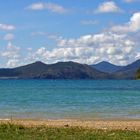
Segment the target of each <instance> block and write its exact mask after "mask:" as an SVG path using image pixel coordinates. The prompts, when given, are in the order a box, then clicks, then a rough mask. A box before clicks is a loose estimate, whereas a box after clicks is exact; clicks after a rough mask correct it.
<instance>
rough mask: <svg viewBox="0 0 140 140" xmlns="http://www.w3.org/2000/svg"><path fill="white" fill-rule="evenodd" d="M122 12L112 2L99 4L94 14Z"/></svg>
mask: <svg viewBox="0 0 140 140" xmlns="http://www.w3.org/2000/svg"><path fill="white" fill-rule="evenodd" d="M121 11H122V10H121V9H120V8H119V7H118V6H117V5H116V3H115V2H114V1H107V2H103V3H101V4H100V5H99V6H98V8H97V10H96V11H95V13H116V12H121Z"/></svg>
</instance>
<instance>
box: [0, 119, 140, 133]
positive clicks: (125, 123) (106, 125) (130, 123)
mask: <svg viewBox="0 0 140 140" xmlns="http://www.w3.org/2000/svg"><path fill="white" fill-rule="evenodd" d="M0 123H12V124H18V125H23V126H26V127H31V126H47V127H81V128H89V129H103V130H138V131H140V120H0Z"/></svg>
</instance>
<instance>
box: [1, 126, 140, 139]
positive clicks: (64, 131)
mask: <svg viewBox="0 0 140 140" xmlns="http://www.w3.org/2000/svg"><path fill="white" fill-rule="evenodd" d="M0 140H140V132H138V131H129V130H124V131H122V130H116V131H113V130H112V131H105V130H89V129H82V128H48V127H45V126H40V127H24V126H20V125H12V124H1V125H0Z"/></svg>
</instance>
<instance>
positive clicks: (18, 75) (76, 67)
mask: <svg viewBox="0 0 140 140" xmlns="http://www.w3.org/2000/svg"><path fill="white" fill-rule="evenodd" d="M96 66H100V70H99V67H98V68H97V67H96V68H95V67H93V66H89V65H86V64H79V63H75V62H71V61H70V62H58V63H55V64H44V63H42V62H35V63H32V64H28V65H25V66H21V67H17V68H12V69H0V79H13V78H14V79H135V78H136V72H137V70H138V69H139V68H140V60H137V61H135V62H133V63H132V64H130V65H127V66H123V67H120V66H115V65H113V64H110V63H108V62H102V63H100V64H97V65H96ZM101 68H102V69H101ZM120 68H121V69H120ZM117 69H119V70H117ZM116 70H117V71H116ZM103 71H108V73H105V72H103ZM113 71H115V72H113ZM137 75H138V76H137V77H139V71H138V73H137Z"/></svg>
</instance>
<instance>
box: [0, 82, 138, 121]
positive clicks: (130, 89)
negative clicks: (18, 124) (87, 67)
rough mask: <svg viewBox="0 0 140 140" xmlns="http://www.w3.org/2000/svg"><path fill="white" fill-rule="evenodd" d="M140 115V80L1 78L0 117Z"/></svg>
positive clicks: (128, 116)
mask: <svg viewBox="0 0 140 140" xmlns="http://www.w3.org/2000/svg"><path fill="white" fill-rule="evenodd" d="M10 116H13V117H14V118H30V119H38V118H41V119H67V118H70V119H75V118H77V119H79V118H82V119H96V118H99V119H110V118H114V119H117V118H124V119H140V81H133V80H130V81H129V80H127V81H123V80H122V81H117V80H116V81H115V80H114V81H112V80H103V81H94V80H0V118H10Z"/></svg>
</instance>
